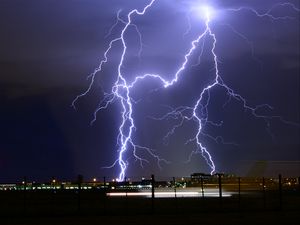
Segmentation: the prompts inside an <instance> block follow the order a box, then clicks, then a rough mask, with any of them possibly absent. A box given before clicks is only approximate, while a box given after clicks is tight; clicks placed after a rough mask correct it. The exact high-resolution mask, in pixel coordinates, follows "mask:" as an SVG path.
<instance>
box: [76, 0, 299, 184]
mask: <svg viewBox="0 0 300 225" xmlns="http://www.w3.org/2000/svg"><path fill="white" fill-rule="evenodd" d="M155 1H156V0H151V1H150V3H149V4H148V5H146V6H145V7H144V8H143V9H142V10H138V9H134V10H132V11H130V12H129V13H128V14H127V19H126V20H125V19H121V18H120V15H119V14H120V11H119V12H118V17H117V19H118V20H117V23H122V24H123V25H124V27H123V29H122V31H121V34H120V36H119V37H117V38H115V39H113V40H112V41H111V42H110V43H109V46H108V48H107V49H106V51H105V52H104V59H103V60H102V61H101V62H100V64H99V66H98V68H96V69H95V71H94V72H93V73H92V74H91V75H90V76H89V79H91V82H90V85H89V87H88V88H87V90H86V91H85V92H83V94H81V95H78V96H77V97H76V98H75V100H74V101H73V106H74V107H75V105H74V104H75V102H76V101H77V100H78V99H79V98H81V97H83V96H85V95H86V94H87V93H88V92H89V91H90V90H91V88H92V86H93V84H94V80H95V76H96V74H97V73H98V72H101V70H102V68H103V66H104V64H106V63H107V62H108V53H109V52H110V51H111V49H112V47H113V46H114V45H115V44H116V43H117V42H118V43H121V46H122V49H121V52H122V54H121V57H120V59H119V63H118V68H117V71H118V72H117V74H116V79H115V82H114V85H113V86H112V88H111V92H110V93H105V94H104V99H103V100H102V101H101V103H100V105H99V107H98V108H97V110H96V111H95V114H94V120H93V121H92V122H95V121H96V115H97V112H98V111H99V110H102V109H106V108H107V107H108V106H109V105H110V104H111V103H113V102H115V101H118V102H119V103H120V105H121V108H122V110H121V118H122V122H121V124H120V126H119V135H118V140H117V143H118V146H119V149H118V154H119V156H118V158H117V159H116V161H115V162H114V163H113V165H112V166H111V167H113V166H116V165H117V164H118V165H119V167H120V173H119V176H118V179H117V180H118V181H123V180H124V179H125V175H126V169H127V167H128V162H127V161H126V159H125V153H126V152H128V151H130V150H131V151H132V154H133V156H134V158H135V159H136V160H138V161H140V164H141V166H142V165H143V162H148V161H147V160H146V159H144V158H142V157H141V156H140V154H138V152H139V151H144V152H146V153H148V154H150V155H151V156H152V157H154V158H155V159H156V160H157V162H158V166H159V167H160V163H162V162H164V163H168V161H166V160H165V159H162V158H160V157H159V156H158V155H157V154H156V153H155V151H154V150H153V149H150V148H147V147H144V146H140V145H138V144H135V142H134V140H133V134H134V132H135V130H136V126H135V122H134V117H133V115H134V109H133V102H134V100H133V99H132V97H131V90H132V89H133V88H135V87H136V85H137V84H138V83H140V82H142V81H143V80H146V79H157V80H159V81H160V82H161V85H162V87H163V88H165V89H167V88H168V87H170V86H172V85H173V84H175V83H177V82H178V81H179V80H180V79H179V78H180V76H182V75H183V72H184V70H185V69H186V67H187V66H188V63H189V59H190V58H191V56H192V55H193V53H194V50H195V49H196V48H197V46H198V44H199V42H200V41H203V40H204V39H207V38H209V39H210V40H211V43H212V44H211V46H210V47H209V48H210V54H211V57H212V59H213V62H214V79H213V81H212V82H211V83H210V84H208V85H207V86H206V87H204V88H203V90H202V91H200V94H199V98H198V100H197V101H196V102H195V104H194V105H193V106H182V107H179V108H176V109H172V110H171V111H170V112H169V113H167V114H166V115H164V116H162V117H161V118H154V119H157V120H164V119H166V118H168V117H175V118H181V120H180V122H179V123H178V124H177V125H175V126H174V127H173V128H172V130H171V131H170V132H169V133H168V134H167V137H169V136H170V135H172V134H173V133H174V132H175V130H176V129H177V128H179V127H180V126H181V125H182V124H183V123H184V122H185V121H195V122H196V123H197V125H198V129H197V132H196V134H195V135H194V137H192V138H191V139H190V140H188V141H187V143H190V142H194V143H195V144H196V146H197V148H196V150H194V151H193V152H192V153H191V155H190V157H191V156H192V155H194V154H201V155H202V156H203V158H204V159H205V160H206V162H207V165H208V166H209V168H210V172H211V174H213V173H215V171H216V166H215V163H214V161H213V158H212V156H211V154H210V153H209V151H208V150H207V148H206V147H205V146H204V145H203V144H202V142H201V138H200V136H201V135H205V136H208V137H212V136H209V135H207V134H205V133H203V130H202V128H203V127H204V126H205V125H206V124H208V123H210V124H213V125H215V126H219V125H218V124H216V123H214V122H212V121H209V120H208V105H209V102H210V92H211V91H212V89H214V88H215V87H217V86H218V87H221V88H223V89H224V90H225V92H226V94H227V95H228V96H229V100H230V99H235V100H236V101H237V102H240V103H241V105H242V106H243V107H244V109H245V110H246V111H248V112H250V113H251V114H252V115H253V116H254V117H257V118H260V119H263V120H265V122H266V125H267V128H268V127H269V126H270V120H272V119H274V118H277V119H280V120H281V121H283V122H286V123H289V122H288V121H285V120H283V119H282V118H281V117H279V116H266V115H261V114H258V112H257V111H258V109H261V108H267V109H272V107H271V106H269V105H268V104H262V105H257V106H250V105H248V103H247V101H246V99H245V98H243V97H242V96H241V95H240V94H238V93H235V92H234V90H233V89H231V88H230V87H229V86H227V85H226V84H225V83H224V81H223V79H222V77H221V74H220V71H219V64H218V62H219V60H218V55H217V52H216V48H217V43H218V41H217V37H216V34H215V33H214V32H213V29H212V27H211V25H210V22H211V20H212V19H213V18H214V17H215V16H216V10H215V9H214V8H213V7H211V6H209V5H203V6H200V7H197V11H198V13H199V14H200V16H201V17H202V19H203V22H204V24H205V28H204V30H203V31H202V32H201V33H200V34H199V35H198V37H197V38H196V39H195V40H193V41H192V42H191V45H190V46H191V47H190V48H189V49H188V51H187V53H186V54H185V56H184V59H183V62H182V63H181V65H180V66H179V67H178V70H177V71H176V73H175V74H174V75H173V77H172V78H171V79H170V80H166V79H165V78H164V76H162V75H159V74H148V73H146V74H143V75H139V76H136V77H135V79H134V80H133V81H132V82H131V83H130V82H129V81H128V80H127V79H126V77H125V76H124V74H123V71H122V68H123V66H124V59H125V57H126V55H127V45H126V39H125V33H126V32H127V31H128V28H129V27H134V28H135V30H136V32H137V33H138V35H139V37H140V41H141V33H140V32H139V30H138V28H137V26H136V25H135V24H134V23H133V22H132V20H133V18H134V17H135V16H144V15H145V14H146V13H147V11H148V10H149V8H151V7H152V6H153V4H154V3H155ZM280 6H289V7H291V8H292V9H293V10H296V11H299V9H298V8H296V7H295V6H294V5H292V4H290V3H282V4H277V5H275V6H272V8H271V9H270V10H269V11H267V12H265V13H258V12H257V11H256V10H255V9H252V8H246V7H241V8H237V9H228V11H231V12H237V11H243V10H248V11H251V12H253V13H254V14H255V16H258V17H269V18H271V19H274V20H276V19H290V17H275V16H273V15H272V14H271V12H272V9H274V8H275V7H280ZM115 25H116V24H115ZM115 25H114V26H115ZM114 26H113V27H112V29H111V30H110V33H111V32H112V30H113V29H114ZM234 31H235V30H234ZM235 33H237V32H236V31H235ZM239 36H240V37H244V35H242V34H239ZM245 39H246V38H245ZM140 46H142V43H141V45H140ZM140 52H141V51H140ZM214 139H215V140H220V139H221V140H222V142H223V139H222V138H219V139H218V137H217V138H214Z"/></svg>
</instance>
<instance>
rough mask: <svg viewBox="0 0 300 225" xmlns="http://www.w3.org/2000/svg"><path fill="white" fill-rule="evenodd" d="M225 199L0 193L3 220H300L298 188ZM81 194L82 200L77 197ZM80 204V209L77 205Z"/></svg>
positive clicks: (63, 224)
mask: <svg viewBox="0 0 300 225" xmlns="http://www.w3.org/2000/svg"><path fill="white" fill-rule="evenodd" d="M265 194H266V195H265V198H264V195H263V193H261V192H253V193H251V194H247V193H242V195H241V199H240V204H239V200H238V196H236V195H234V196H232V197H230V198H223V199H222V202H220V199H219V198H205V199H202V198H177V199H175V198H173V199H172V198H171V199H155V201H154V211H152V201H151V199H150V198H126V197H123V198H104V195H103V193H101V192H99V191H85V192H82V193H81V194H80V198H79V195H78V193H77V192H76V191H73V192H72V191H57V192H56V193H54V192H53V191H41V192H26V193H24V192H23V191H18V192H15V191H12V192H0V224H1V225H40V224H43V225H50V224H51V225H52V224H54V225H89V224H109V225H115V224H122V225H127V224H132V225H135V224H142V225H144V224H145V225H147V224H149V225H150V224H151V225H160V224H162V225H176V224H182V225H189V224H201V225H206V224H209V225H223V224H224V225H227V224H228V225H235V224H241V225H248V224H249V225H250V224H251V225H257V224H264V225H265V224H288V225H297V224H300V222H299V221H300V194H299V191H298V190H294V191H289V192H287V191H286V192H283V195H282V205H281V206H282V207H281V208H280V200H279V195H278V192H272V191H269V192H266V193H265ZM79 199H80V200H79ZM79 206H80V209H79Z"/></svg>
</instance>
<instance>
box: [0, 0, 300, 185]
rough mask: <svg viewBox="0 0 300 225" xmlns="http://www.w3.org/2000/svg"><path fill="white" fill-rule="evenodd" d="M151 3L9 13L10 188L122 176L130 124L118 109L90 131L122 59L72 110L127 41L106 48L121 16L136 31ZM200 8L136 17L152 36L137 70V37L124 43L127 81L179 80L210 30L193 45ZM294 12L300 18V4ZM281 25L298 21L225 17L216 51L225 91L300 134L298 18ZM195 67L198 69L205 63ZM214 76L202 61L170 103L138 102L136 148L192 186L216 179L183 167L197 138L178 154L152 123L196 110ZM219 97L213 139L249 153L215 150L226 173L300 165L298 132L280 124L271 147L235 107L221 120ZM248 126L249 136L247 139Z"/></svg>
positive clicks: (4, 58) (164, 6)
mask: <svg viewBox="0 0 300 225" xmlns="http://www.w3.org/2000/svg"><path fill="white" fill-rule="evenodd" d="M147 2H148V1H140V0H135V1H120V0H112V1H99V0H85V1H84V0H75V1H54V0H43V1H40V0H30V1H22V0H2V1H1V2H0V29H1V35H0V77H1V78H0V90H1V93H0V101H1V114H0V116H1V120H2V121H1V138H2V141H1V143H0V152H1V156H0V171H1V174H0V179H6V180H7V179H16V178H17V177H20V176H23V175H25V174H23V173H26V174H27V175H28V174H32V176H35V177H38V178H41V179H46V178H47V177H50V176H52V175H57V174H63V175H62V176H65V177H72V176H74V174H75V173H83V174H85V175H87V176H92V174H99V173H102V174H104V173H106V174H109V175H112V174H114V175H115V173H114V172H116V171H114V170H101V166H106V165H108V164H109V163H111V162H113V161H114V159H115V155H116V135H117V134H116V132H117V126H118V124H119V122H120V121H119V107H118V105H113V106H112V108H111V109H109V110H108V111H106V112H101V113H100V114H99V116H98V121H97V123H96V124H95V125H94V126H92V127H90V126H89V122H90V120H91V119H92V114H93V110H94V109H95V107H96V106H97V104H98V102H99V98H101V96H102V94H101V89H100V85H101V86H102V87H103V88H105V89H107V90H108V88H109V87H108V84H107V83H109V82H111V80H110V79H111V78H113V76H114V74H115V70H114V69H113V68H114V65H115V63H116V60H117V58H118V57H119V56H120V52H119V51H118V48H117V46H116V48H114V49H113V51H112V53H111V55H110V58H111V59H112V63H111V64H109V65H108V66H107V67H105V68H104V71H103V74H102V75H101V78H99V79H97V84H96V85H95V86H94V89H93V90H92V92H91V94H89V95H88V96H87V97H86V98H83V99H81V100H80V102H78V105H77V111H74V110H73V109H72V108H71V107H70V104H71V102H72V100H73V98H74V97H75V96H76V95H77V94H79V93H81V92H82V91H83V90H84V88H86V87H87V85H88V81H86V76H87V75H88V74H89V73H91V72H92V71H93V69H94V68H95V67H96V66H97V65H98V64H99V61H100V60H101V59H102V58H101V57H102V56H103V51H104V50H105V48H106V47H107V45H108V42H109V40H110V39H111V38H113V37H115V36H116V35H118V34H119V32H120V28H121V27H120V26H117V27H116V28H115V30H114V31H113V32H112V35H111V36H110V37H108V38H105V35H106V34H107V32H108V31H109V29H110V27H111V25H113V24H114V23H115V21H116V12H117V11H118V10H119V9H122V13H121V16H122V18H125V19H126V13H127V12H128V11H129V10H130V9H132V8H133V7H140V8H141V7H142V6H143V5H144V4H146V3H147ZM195 2H196V1H192V0H183V1H180V0H165V1H163V0H161V1H157V3H156V5H155V6H154V7H153V8H152V9H151V10H149V11H148V12H147V15H146V16H145V17H142V18H141V17H134V19H135V23H136V24H137V25H138V26H139V29H140V31H141V33H142V36H143V43H144V51H143V54H142V57H141V60H139V59H138V57H137V52H138V46H137V40H138V36H137V34H136V32H135V31H134V29H131V30H130V32H129V33H128V34H126V35H127V37H128V39H130V40H132V41H129V43H128V44H129V45H130V49H129V51H130V52H131V53H132V54H133V56H130V58H129V60H128V61H127V62H126V63H127V64H126V67H125V68H124V71H126V74H127V76H128V77H130V75H132V76H133V75H137V73H139V71H142V72H156V73H163V74H166V75H165V76H166V77H168V76H170V75H171V74H173V73H174V71H175V70H176V69H177V68H178V65H179V64H180V62H182V58H183V55H184V54H185V53H186V51H187V49H188V48H189V47H190V40H192V39H193V38H195V37H196V35H197V34H198V33H199V32H201V29H203V23H202V21H199V20H198V19H199V18H197V17H196V16H195V15H191V22H192V31H191V32H190V33H189V34H188V35H187V36H185V37H183V33H184V32H185V31H186V30H187V22H188V20H187V17H186V15H187V14H189V12H188V9H189V7H190V6H191V5H193V4H195ZM199 2H209V3H210V4H212V5H214V6H216V7H217V8H219V9H222V10H224V9H226V8H229V7H239V6H241V5H242V4H243V6H252V7H255V8H256V9H258V10H265V9H268V8H269V7H270V6H271V5H272V4H274V3H276V2H280V1H279V0H278V1H274V0H266V1H261V0H255V1H250V0H249V1H237V0H231V1H220V0H218V1H217V0H215V1H200V0H199ZM290 2H292V3H294V4H295V5H296V6H297V7H299V3H298V1H290ZM274 13H276V15H282V14H283V15H285V14H288V15H292V16H293V17H295V19H293V20H285V21H270V20H269V19H267V18H263V19H258V18H256V17H255V16H254V15H253V14H251V13H247V12H245V13H241V12H240V13H239V12H237V13H229V12H226V11H224V12H223V13H220V17H216V18H215V21H214V22H212V25H213V29H214V32H215V33H216V34H217V36H218V37H222V40H220V39H219V40H218V41H219V42H218V46H217V52H218V54H219V56H220V61H221V62H220V68H221V70H222V76H223V78H224V80H225V81H226V82H227V83H228V84H229V85H230V86H231V87H232V88H234V89H235V90H237V91H238V92H239V93H241V94H242V95H243V96H245V97H246V98H247V99H248V100H249V103H251V104H261V103H270V104H271V105H272V106H274V111H273V113H274V114H276V115H282V116H283V117H284V118H285V119H287V120H292V121H295V122H299V13H295V12H294V11H293V10H291V9H290V8H288V7H283V8H282V9H280V10H279V9H278V10H277V9H275V10H274ZM228 24H230V25H231V26H232V27H234V29H236V31H238V32H240V33H241V34H243V35H245V36H246V37H247V38H248V39H249V42H251V43H253V46H254V57H253V56H252V53H251V47H250V45H249V43H248V42H247V41H245V40H244V39H242V38H241V37H239V36H237V35H235V33H234V32H232V30H231V29H230V28H229V27H228V26H227V25H228ZM207 44H209V43H207ZM206 51H207V49H206ZM199 53H200V51H197V54H199ZM206 55H207V52H206ZM192 61H193V64H194V63H196V62H197V56H196V57H195V58H194V59H193V60H192ZM212 68H213V65H212V64H211V59H207V58H206V57H205V55H204V58H203V61H202V64H201V66H200V67H191V68H189V69H188V70H187V72H186V73H185V74H184V76H185V77H186V79H184V80H182V81H183V82H182V83H180V84H178V85H176V87H174V88H170V90H168V91H167V92H166V91H161V90H160V91H159V92H155V93H152V92H151V93H152V94H150V95H149V92H148V91H149V90H150V89H151V88H157V85H158V84H157V83H155V82H152V81H150V82H148V83H147V84H146V85H147V87H140V86H139V87H137V90H136V92H135V93H134V95H135V96H136V97H137V99H139V96H142V101H141V103H140V104H139V105H137V106H136V107H137V110H138V112H139V113H140V115H141V116H140V117H139V118H137V123H138V131H139V132H138V134H137V136H138V138H137V139H138V141H139V142H141V143H143V144H145V145H149V146H150V147H154V148H159V149H160V150H161V149H163V150H162V151H161V152H162V155H164V156H165V157H166V158H168V157H169V158H170V160H171V161H173V162H174V164H172V165H170V166H166V167H165V168H164V170H163V171H162V172H161V173H162V174H167V175H188V174H189V173H191V171H194V170H205V168H206V167H205V164H203V160H202V159H199V158H200V157H199V158H196V159H194V160H193V161H192V163H191V164H189V165H188V166H187V165H186V164H182V159H183V158H184V159H186V158H187V157H188V151H186V149H185V148H186V147H185V146H184V145H183V144H182V143H179V141H176V140H181V139H184V137H185V136H184V135H186V134H187V132H186V131H187V130H192V126H190V125H189V126H187V127H185V128H184V129H183V130H181V131H180V130H179V134H178V135H177V136H175V137H174V138H172V139H170V142H169V146H163V144H162V142H163V140H162V137H161V136H162V135H163V134H165V133H164V132H167V130H168V129H169V128H170V124H159V123H155V122H153V121H151V120H149V119H147V116H149V115H153V114H155V113H157V116H159V115H161V113H163V112H166V109H164V108H161V105H162V104H172V105H173V106H177V105H179V104H184V103H186V104H192V103H193V101H194V100H195V98H196V97H197V96H198V94H199V89H200V88H201V87H203V85H204V84H205V82H207V81H208V80H209V76H205V75H204V74H207V75H209V73H207V71H210V73H211V69H212ZM203 78H205V80H204V79H203ZM107 81H108V82H107ZM105 84H106V85H105ZM214 94H215V97H214V98H215V101H216V102H219V103H220V104H217V103H216V104H213V105H212V106H211V107H212V108H211V109H210V111H211V117H212V118H213V119H215V120H216V121H221V120H224V127H223V128H221V129H214V128H210V127H207V128H206V129H207V130H206V131H207V132H211V133H213V134H214V135H215V136H218V135H223V136H224V138H225V139H226V140H229V141H234V142H237V143H238V144H239V147H235V146H227V145H225V146H224V145H221V144H216V143H214V142H213V141H211V140H205V143H206V144H207V146H208V147H209V148H210V149H212V153H213V155H214V158H215V160H216V162H217V164H218V166H219V169H220V170H224V171H234V169H235V168H234V167H233V166H232V164H234V163H233V162H237V161H239V160H242V159H249V160H257V159H263V160H273V159H277V160H280V159H284V160H295V159H300V156H299V152H298V149H299V137H298V135H299V128H298V127H293V126H292V127H290V126H286V125H284V124H282V123H280V122H279V121H275V122H274V123H272V125H271V128H272V131H273V133H274V135H275V140H274V141H273V140H272V138H271V136H270V135H269V134H268V132H266V130H265V128H266V127H265V123H264V122H263V121H261V120H256V119H254V118H251V117H250V116H249V114H247V113H246V114H244V113H243V109H241V108H240V106H239V105H238V104H237V103H234V102H232V103H231V104H230V105H228V106H227V107H225V108H222V107H221V106H222V104H223V102H224V101H223V100H224V93H222V91H216V92H215V93H214ZM222 96H223V97H222ZM156 109H157V110H158V112H157V111H156ZM237 119H239V121H238V122H237ZM241 124H242V125H243V126H242V127H244V129H243V130H242V131H241V130H240V127H241ZM157 130H159V132H158V131H157ZM158 134H160V135H158ZM182 142H183V143H184V141H183V140H182ZM286 149H288V150H286ZM54 162H55V163H54ZM54 164H55V166H54ZM153 164H155V163H153ZM200 165H201V166H200ZM137 166H138V165H137V164H133V167H132V168H131V169H130V171H129V172H130V173H131V174H133V175H137V172H136V171H135V169H136V168H139V167H137ZM200 167H201V168H200ZM178 168H180V169H178ZM3 171H4V172H3ZM47 171H48V172H47ZM139 171H141V173H142V174H145V173H149V174H150V172H151V171H152V172H155V173H156V172H158V171H157V168H156V167H155V168H154V167H151V166H150V165H146V167H145V170H139ZM179 171H181V172H179Z"/></svg>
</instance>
